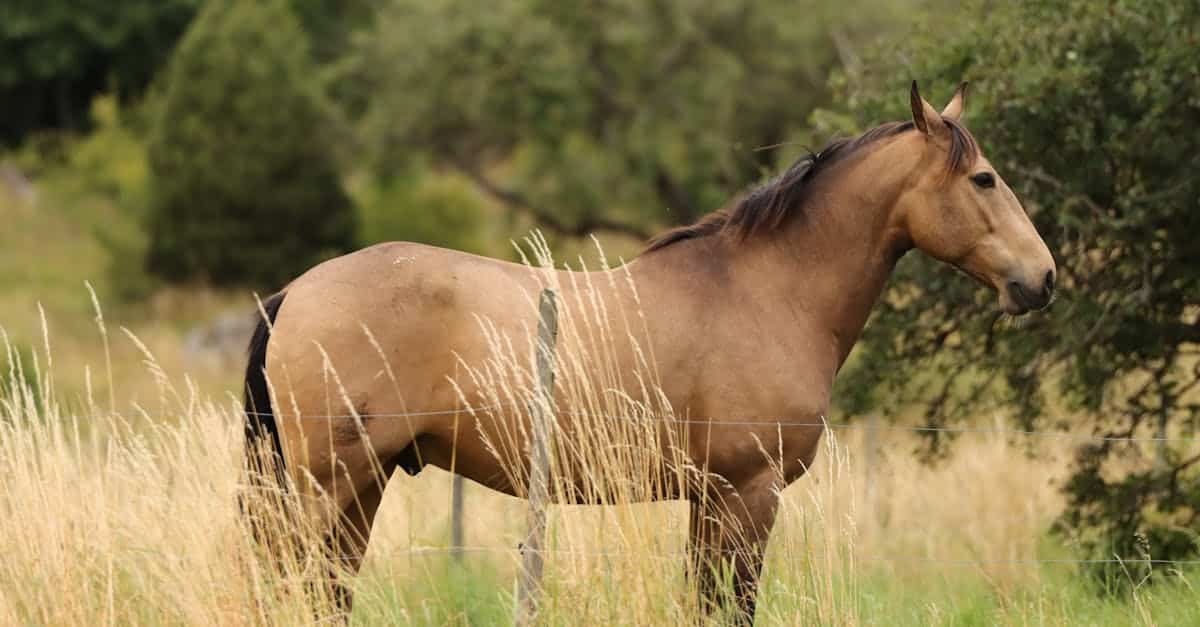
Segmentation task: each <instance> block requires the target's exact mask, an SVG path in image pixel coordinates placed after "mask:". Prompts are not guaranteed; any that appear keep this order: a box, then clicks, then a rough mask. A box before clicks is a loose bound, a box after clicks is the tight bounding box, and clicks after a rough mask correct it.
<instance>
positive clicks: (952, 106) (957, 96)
mask: <svg viewBox="0 0 1200 627" xmlns="http://www.w3.org/2000/svg"><path fill="white" fill-rule="evenodd" d="M966 102H967V81H963V82H961V83H959V85H958V89H956V90H954V97H953V98H951V99H950V103H949V104H947V105H946V108H945V109H942V117H943V118H946V119H947V120H954V121H955V122H957V121H958V119H959V118H961V117H962V112H963V105H964V104H966Z"/></svg>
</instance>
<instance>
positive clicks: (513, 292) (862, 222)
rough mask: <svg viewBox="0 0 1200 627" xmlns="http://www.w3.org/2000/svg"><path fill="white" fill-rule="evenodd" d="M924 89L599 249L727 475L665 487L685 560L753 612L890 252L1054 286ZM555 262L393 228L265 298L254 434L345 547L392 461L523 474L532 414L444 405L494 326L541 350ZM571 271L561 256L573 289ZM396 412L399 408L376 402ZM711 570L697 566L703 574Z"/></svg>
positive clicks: (711, 472) (499, 485) (611, 293)
mask: <svg viewBox="0 0 1200 627" xmlns="http://www.w3.org/2000/svg"><path fill="white" fill-rule="evenodd" d="M964 87H965V84H964ZM910 101H911V107H912V116H913V117H912V120H911V121H908V122H902V123H901V122H896V123H890V124H885V125H882V126H879V127H877V128H875V129H872V130H870V131H868V132H866V133H865V134H863V135H862V136H860V137H857V138H855V139H850V140H841V141H835V142H833V143H831V144H830V145H829V146H827V147H825V148H824V149H823V150H821V151H820V152H818V153H816V154H812V155H809V156H807V157H805V158H803V159H801V160H799V161H798V162H797V163H796V164H795V165H793V166H792V167H791V168H790V169H789V170H788V171H787V172H785V173H784V174H783V175H782V176H780V177H778V178H777V179H775V180H773V181H771V182H769V183H767V184H765V185H763V186H762V187H760V188H758V189H755V190H753V191H751V192H750V193H749V194H748V195H746V196H745V197H743V198H742V199H741V200H740V201H738V202H737V203H735V204H734V205H732V206H731V207H730V208H727V209H724V210H721V211H718V212H716V213H713V214H711V215H709V216H708V217H706V218H704V219H703V220H702V221H700V222H699V223H697V224H694V225H691V226H686V227H682V228H678V229H675V230H673V231H669V232H667V233H665V234H664V235H662V236H660V237H659V238H657V239H656V240H654V241H653V242H652V243H651V244H650V245H649V247H648V248H647V250H646V251H645V253H643V254H642V255H641V256H639V257H637V258H636V259H634V260H633V261H631V262H630V263H628V264H627V265H626V266H624V267H623V268H620V269H618V270H612V271H606V272H608V273H611V272H621V273H623V275H624V276H623V278H622V280H621V281H611V280H609V278H611V277H599V278H600V279H601V280H597V281H593V282H591V284H592V285H593V288H592V289H597V290H600V291H601V292H606V293H604V294H602V295H603V296H604V298H605V299H606V302H607V305H606V309H605V312H606V313H605V316H607V317H608V318H609V320H607V322H611V320H612V319H616V318H622V317H625V318H629V317H634V318H636V317H638V316H641V318H639V319H640V320H642V322H641V323H640V324H641V325H642V327H643V328H644V330H645V337H646V341H647V342H648V344H649V346H648V347H646V348H647V350H645V351H644V352H638V351H635V350H632V349H630V350H620V349H618V350H615V352H614V353H613V355H611V356H610V357H611V359H612V360H613V361H614V362H615V363H616V365H617V366H618V367H617V368H616V369H615V370H616V371H618V372H625V371H628V372H634V371H638V370H640V369H642V368H641V365H639V364H637V363H635V362H636V361H638V360H639V359H642V360H644V361H645V360H648V361H649V362H650V363H649V366H650V367H651V368H652V369H653V370H654V371H655V373H656V376H657V381H656V382H655V385H656V386H657V390H658V391H659V392H658V393H659V394H660V395H661V397H662V398H663V399H665V402H666V403H669V405H670V408H671V410H672V411H673V412H674V414H675V415H679V416H689V417H691V419H690V420H688V421H685V426H683V427H682V429H683V430H684V431H685V432H686V433H685V436H686V437H685V438H683V439H682V440H681V441H682V442H684V443H685V444H684V445H683V450H684V452H685V454H686V455H687V456H688V457H689V458H690V459H689V461H690V463H691V465H692V466H694V467H695V468H698V469H700V470H702V471H703V472H704V473H706V474H707V475H708V476H711V477H716V478H719V480H717V481H709V482H705V483H703V484H702V485H703V486H704V487H702V488H694V489H693V488H684V489H682V490H681V491H680V492H681V493H679V494H670V493H663V494H662V495H661V496H662V497H663V498H670V497H675V498H684V499H687V500H688V501H689V502H690V503H691V504H692V510H691V512H692V513H691V519H692V522H691V525H690V527H691V540H690V549H691V551H692V554H693V555H694V556H695V562H696V563H698V564H709V565H714V564H721V565H722V567H723V568H726V569H730V570H729V571H727V572H731V573H732V576H733V582H734V593H735V595H736V602H737V605H738V609H739V612H740V614H739V615H740V616H741V617H742V619H743V620H745V621H752V620H753V614H754V607H755V593H756V589H757V579H758V576H759V573H760V569H761V564H762V552H763V549H764V547H765V544H766V541H767V538H768V535H769V534H770V532H771V528H772V526H773V524H774V520H775V515H776V509H777V505H778V503H779V495H780V491H781V490H782V488H784V487H785V486H786V485H787V484H788V483H790V482H792V481H794V480H795V479H797V478H798V477H800V476H801V475H802V474H804V472H805V469H806V468H807V467H808V466H809V464H810V463H811V462H812V461H813V458H814V456H815V454H816V451H817V446H818V441H819V439H820V437H821V434H822V431H823V429H822V427H821V426H819V425H820V424H821V422H822V419H823V416H824V414H825V413H826V411H827V409H828V407H829V401H830V391H831V388H832V385H833V381H834V377H835V375H836V374H837V372H838V370H839V369H840V368H841V366H842V363H843V362H844V361H845V359H846V356H847V355H848V354H849V353H850V349H851V348H852V347H853V346H854V343H855V342H856V341H857V339H858V337H859V334H860V333H861V332H862V329H863V326H864V324H865V323H866V321H867V316H868V314H869V313H870V311H871V308H872V306H873V305H874V303H875V301H876V300H877V299H878V298H879V296H880V293H881V292H882V290H883V289H884V286H885V284H886V282H887V279H888V276H889V274H890V273H891V272H892V268H893V267H894V266H895V264H896V262H897V260H898V259H899V258H900V257H901V256H902V255H903V254H904V253H905V252H907V251H908V250H910V249H913V248H916V249H919V250H921V251H923V252H924V253H926V254H927V255H930V256H931V257H934V258H935V259H938V260H941V261H944V262H946V263H948V264H950V265H952V266H954V267H956V268H958V269H959V270H961V271H963V272H964V273H966V274H968V275H970V276H971V277H973V278H975V279H976V280H977V281H979V282H980V283H982V284H984V285H985V286H990V287H993V288H995V289H996V291H997V292H998V294H999V301H1000V306H1001V307H1002V308H1003V309H1004V310H1005V311H1006V312H1008V313H1010V314H1014V315H1018V314H1022V313H1025V312H1027V311H1029V310H1031V309H1040V308H1042V307H1045V306H1046V305H1047V304H1048V303H1049V302H1050V298H1051V293H1052V291H1053V288H1054V275H1055V265H1054V259H1053V258H1052V257H1051V255H1050V252H1049V250H1047V248H1046V245H1045V244H1044V243H1043V242H1042V240H1041V238H1040V237H1039V235H1038V233H1037V232H1036V230H1035V229H1034V227H1033V225H1032V223H1031V222H1030V220H1029V218H1028V217H1027V215H1026V213H1025V211H1024V209H1023V208H1022V207H1021V204H1020V202H1019V201H1018V200H1017V198H1016V196H1015V195H1014V194H1013V192H1012V191H1011V190H1010V189H1009V187H1008V186H1007V185H1006V184H1005V183H1004V181H1003V180H1001V178H1000V176H999V175H998V174H997V173H996V172H995V171H994V169H993V168H992V166H991V164H990V163H989V162H988V161H987V159H985V158H984V157H983V156H982V154H980V151H979V148H978V145H977V144H976V142H975V140H974V138H973V137H972V136H971V135H970V133H969V132H968V131H967V130H966V129H965V128H964V127H963V126H962V124H961V123H960V122H959V116H960V114H961V112H962V106H963V87H960V88H959V90H958V91H957V92H956V93H955V95H954V97H953V99H952V100H951V101H950V103H949V105H947V106H946V108H945V110H943V111H942V112H941V113H940V114H939V113H938V112H937V111H936V110H935V109H934V108H933V107H931V106H930V105H929V103H928V102H926V101H925V100H924V99H922V98H921V97H920V95H919V94H918V92H917V88H916V83H915V82H914V83H913V86H912V92H911V95H910ZM552 272H553V271H549V270H545V269H537V268H531V267H529V266H525V265H518V264H510V263H505V262H502V261H497V260H492V259H486V258H482V257H477V256H473V255H469V254H464V253H460V252H455V251H451V250H443V249H439V248H432V247H429V246H423V245H420V244H412V243H389V244H380V245H377V246H372V247H370V248H367V249H364V250H361V251H358V252H355V253H352V254H349V255H346V256H343V257H339V258H337V259H333V260H330V261H327V262H325V263H322V264H320V265H318V266H316V267H314V268H313V269H311V270H310V271H308V272H307V273H305V274H304V275H303V276H301V277H299V278H298V279H296V280H295V281H293V282H292V283H291V284H290V285H289V286H287V288H286V289H285V290H284V291H281V292H280V293H279V294H276V295H275V296H273V297H272V298H270V299H269V300H267V301H266V302H265V303H264V306H265V307H264V308H265V313H266V314H267V315H266V318H267V319H268V320H265V321H264V322H263V323H262V324H260V328H259V330H258V332H257V333H256V335H255V339H254V340H253V341H252V343H251V359H250V363H249V366H248V368H247V373H246V385H247V399H246V405H247V411H248V418H249V426H248V434H249V435H250V437H251V438H257V437H267V438H270V440H271V443H272V444H273V446H274V448H275V450H276V451H278V454H279V455H280V456H281V458H282V459H283V460H285V465H286V467H287V469H288V473H289V476H290V483H291V485H293V486H296V488H297V489H298V490H299V491H300V492H302V493H304V494H308V495H314V496H319V498H320V499H321V500H322V501H323V502H325V503H326V504H328V505H331V507H330V508H329V509H321V510H319V511H320V512H324V513H319V514H318V516H319V517H320V518H321V520H322V521H323V522H322V524H324V525H326V526H327V527H328V528H330V529H333V528H334V527H335V526H337V525H338V524H339V520H340V523H341V524H342V525H345V526H346V527H348V528H349V529H350V531H352V533H342V534H339V535H338V536H337V537H338V538H339V540H338V542H339V543H340V547H339V549H340V550H339V551H338V552H339V553H340V554H341V555H343V556H344V557H345V559H346V560H347V566H349V567H350V568H351V569H356V568H357V566H358V561H359V559H360V556H361V555H362V554H363V551H364V550H365V548H366V539H367V537H368V536H369V534H370V529H371V524H372V521H373V519H374V515H375V511H376V509H377V507H378V505H379V502H380V500H381V498H382V496H383V486H384V485H385V483H386V481H387V480H388V477H389V476H390V475H391V473H392V471H394V470H395V469H396V468H397V467H400V468H404V469H405V470H408V471H409V472H410V473H415V472H417V471H419V470H420V468H421V466H422V465H425V464H433V465H435V466H439V467H441V468H446V469H451V470H452V471H453V472H456V473H458V474H460V475H462V476H464V477H467V478H469V479H472V480H474V481H477V482H479V483H481V484H484V485H487V486H489V487H492V488H494V489H497V490H501V491H504V492H507V493H510V494H516V495H522V494H523V491H524V488H523V487H522V486H521V485H520V481H519V480H514V479H513V477H514V475H513V473H512V472H509V471H508V470H507V469H504V468H501V466H502V465H503V464H502V463H501V461H502V460H499V459H498V455H497V452H496V450H495V447H494V446H493V445H491V444H489V441H488V435H489V434H492V435H494V434H495V433H497V432H501V431H506V432H509V433H525V432H526V428H525V425H522V424H517V423H519V422H520V421H525V420H528V418H527V417H526V414H524V413H522V412H518V411H515V410H513V411H508V410H506V409H504V408H499V409H494V410H492V411H489V412H486V413H483V414H476V415H475V417H473V418H472V419H471V421H474V422H475V423H476V424H470V422H471V421H459V420H449V419H448V416H447V415H446V414H445V412H443V411H442V410H446V409H447V408H461V407H463V404H464V399H471V398H478V397H479V396H478V395H479V394H480V391H479V390H478V388H479V387H480V386H481V385H483V384H484V383H483V382H482V381H481V380H480V379H479V378H478V377H469V376H466V375H464V374H463V367H464V364H468V365H469V364H475V363H482V362H485V361H487V360H488V359H490V358H492V356H493V352H494V347H495V344H496V341H495V340H496V338H502V340H503V341H507V342H510V343H512V344H515V345H516V346H518V347H520V348H521V350H527V349H528V350H531V349H530V347H532V342H533V338H532V331H531V327H532V326H533V323H534V321H535V320H536V318H535V317H534V316H535V314H534V308H533V307H531V306H530V302H531V301H530V297H529V295H530V293H536V291H537V290H538V289H539V288H540V286H541V284H542V282H543V281H544V280H545V276H546V275H547V273H552ZM597 274H603V273H593V275H592V277H591V278H596V275H597ZM580 277H581V274H579V273H570V272H566V271H561V272H558V273H557V274H556V275H554V276H553V277H552V278H553V279H554V280H555V281H556V282H557V283H558V285H559V286H560V287H559V289H560V291H561V301H562V302H564V303H570V302H572V300H573V293H572V292H573V290H576V289H579V288H577V287H576V286H577V285H579V279H580ZM625 283H632V284H633V286H634V287H636V293H637V295H638V296H633V295H631V292H630V290H626V289H620V287H619V286H620V285H623V284H625ZM595 286H599V287H595ZM285 295H286V296H285ZM481 321H486V323H484V322H481ZM605 322H606V321H605V320H601V321H599V322H587V321H582V322H579V323H578V324H581V325H585V326H586V325H588V324H602V323H605ZM268 326H269V330H268ZM502 343H503V342H502ZM569 344H570V342H569V341H564V342H561V343H560V346H559V350H561V351H564V352H569V351H570V350H571V346H570V345H569ZM647 355H649V356H650V357H646V356H647ZM642 365H644V364H642ZM624 383H625V384H627V385H628V388H627V389H626V392H627V393H629V394H631V395H632V396H635V397H636V396H638V395H639V393H638V392H636V390H637V389H639V388H638V384H637V382H633V381H625V382H624ZM642 387H643V388H644V386H642ZM272 410H273V415H272ZM348 415H353V416H354V417H353V418H345V416H348ZM397 415H407V418H406V419H404V420H389V419H384V418H386V417H389V416H397ZM338 416H343V418H337V417H338ZM704 417H719V418H720V421H717V420H713V421H711V422H706V420H705V419H704ZM313 418H317V419H313ZM739 420H740V421H741V422H740V423H738V421H739ZM789 426H790V427H791V428H781V427H789ZM563 437H569V434H568V435H566V436H563ZM366 443H369V445H367V444H366ZM765 451H771V453H770V454H767V453H765ZM697 485H699V484H697ZM330 512H332V513H330ZM731 530H737V531H736V532H734V531H731ZM331 533H332V532H331ZM713 572H714V571H713V569H710V568H699V569H698V570H697V571H696V572H695V575H696V576H697V577H699V578H700V582H699V587H700V590H701V591H702V592H703V593H704V594H709V595H711V594H714V590H715V583H714V577H715V575H713Z"/></svg>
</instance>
